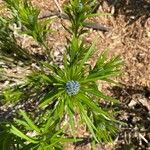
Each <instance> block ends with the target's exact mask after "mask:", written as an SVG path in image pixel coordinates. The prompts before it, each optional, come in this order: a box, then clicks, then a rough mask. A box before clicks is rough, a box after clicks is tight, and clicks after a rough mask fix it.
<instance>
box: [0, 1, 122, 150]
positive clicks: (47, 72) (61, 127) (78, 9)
mask: <svg viewBox="0 0 150 150" xmlns="http://www.w3.org/2000/svg"><path fill="white" fill-rule="evenodd" d="M5 1H6V0H5ZM10 2H11V4H10V6H11V7H13V8H14V9H15V11H16V10H17V11H18V12H20V11H21V10H23V12H24V13H25V16H28V17H25V18H23V15H21V16H19V15H18V12H17V18H19V20H20V22H21V23H23V24H24V26H25V27H26V28H27V30H28V31H35V30H34V29H33V30H32V29H30V25H31V24H30V23H31V22H30V23H29V20H30V19H31V18H30V17H29V14H28V11H29V10H30V9H29V3H27V4H26V5H27V10H26V7H25V6H26V5H21V7H20V9H19V8H18V6H19V5H18V3H19V2H20V1H17V3H16V4H15V3H14V2H13V1H11V0H7V3H8V4H9V3H10ZM95 3H96V1H92V0H70V2H69V4H67V6H66V7H65V12H66V14H67V15H68V17H69V20H70V23H71V25H70V26H69V27H68V28H67V27H65V29H66V30H67V31H68V32H69V33H70V37H68V38H67V45H66V51H65V52H64V56H63V58H64V59H63V68H61V67H60V66H58V65H55V64H53V63H49V62H48V61H44V62H43V61H41V62H40V65H39V68H38V70H34V71H33V73H32V74H30V75H29V76H27V78H26V80H25V81H24V84H23V85H22V86H21V87H22V88H20V89H19V87H20V86H18V89H17V90H20V91H21V92H23V93H25V95H26V98H25V100H26V101H30V99H31V97H32V96H35V101H36V102H37V103H38V108H35V109H34V110H33V112H35V110H38V111H40V112H41V113H40V114H39V115H38V116H35V115H34V113H32V115H33V116H34V117H33V118H34V119H35V122H33V121H32V120H31V119H29V117H28V116H27V114H26V113H25V112H24V111H21V112H20V113H21V115H22V116H23V120H22V119H21V120H18V119H17V120H16V118H15V119H14V120H13V121H12V122H14V123H9V124H8V125H7V130H6V131H7V132H8V133H9V134H11V135H15V138H17V140H16V139H15V138H14V139H13V141H15V142H16V143H15V144H16V145H15V144H14V145H15V148H16V149H20V148H22V149H37V147H38V148H39V149H42V148H43V149H50V150H51V149H58V148H59V149H62V147H61V146H60V145H61V144H62V142H64V141H66V142H70V141H76V140H77V137H76V134H75V123H76V121H78V123H83V124H84V125H86V127H87V131H88V132H90V133H91V134H90V138H91V141H93V143H95V142H109V141H111V139H112V136H114V135H115V134H116V132H117V125H118V121H117V120H115V118H114V116H113V112H112V111H110V110H109V109H106V108H102V107H101V104H100V101H101V99H103V100H105V101H108V102H117V100H115V99H114V98H112V97H110V96H107V95H105V94H104V93H103V92H101V91H100V90H99V89H98V85H97V81H98V80H103V81H106V82H110V83H115V81H114V80H112V79H111V78H112V77H115V76H118V75H119V74H120V69H121V65H122V61H121V59H120V58H119V56H114V57H112V58H110V59H109V58H108V56H107V53H108V52H107V51H104V52H102V53H101V55H100V56H99V58H98V59H97V60H96V63H95V65H94V66H91V65H90V64H89V63H87V61H88V60H89V59H90V58H91V57H92V54H93V53H94V52H95V49H96V48H95V47H96V42H94V43H93V44H91V45H90V44H87V43H84V42H83V36H84V33H86V32H87V30H85V28H84V27H83V25H84V24H85V23H86V20H87V19H88V18H89V17H93V16H97V15H98V14H93V7H94V6H95ZM15 5H17V6H15ZM16 7H17V8H16ZM28 9H29V10H28ZM31 10H32V11H33V12H37V11H35V9H34V8H32V9H31ZM21 12H22V11H21ZM29 12H30V11H29ZM20 14H21V13H20ZM33 14H34V13H33ZM35 14H36V15H35V16H36V20H37V18H38V17H37V16H38V13H35ZM29 18H30V19H29ZM33 18H34V17H33ZM26 22H27V24H26ZM35 26H36V25H35ZM32 27H34V25H33V26H32ZM42 31H43V30H42ZM38 32H39V31H38ZM35 33H36V32H35ZM31 35H32V36H33V35H34V34H33V33H31ZM37 35H38V34H37ZM40 36H41V37H42V38H43V34H41V35H40ZM33 37H34V36H33ZM34 38H35V37H34ZM42 38H35V39H36V40H37V41H38V42H39V43H40V44H42V42H41V41H43V40H45V39H42ZM39 39H42V40H39ZM12 91H13V90H12ZM9 92H11V91H9ZM10 95H11V94H10ZM17 95H18V93H17ZM22 96H23V94H19V96H17V97H16V99H17V100H20V101H21V100H22V99H24V97H22ZM4 97H5V98H7V99H9V96H8V94H7V92H5V91H4ZM32 98H33V97H32ZM13 101H14V100H13ZM35 107H36V106H35ZM75 114H78V116H79V117H78V120H76V118H75ZM65 119H67V124H66V123H64V122H65V121H64V120H65ZM13 124H16V125H13ZM36 124H37V125H36ZM5 127H6V126H5ZM29 129H30V130H31V133H35V135H34V136H27V135H26V134H27V133H28V130H29ZM67 129H68V130H69V131H71V134H70V135H71V136H72V137H73V139H72V138H71V139H70V138H67V137H66V136H65V135H66V134H65V132H66V130H67ZM2 143H3V144H4V142H2ZM57 144H58V148H57ZM18 145H19V146H18ZM28 146H29V147H30V148H29V147H28ZM41 147H42V148H41Z"/></svg>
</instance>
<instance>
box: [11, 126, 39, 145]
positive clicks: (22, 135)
mask: <svg viewBox="0 0 150 150" xmlns="http://www.w3.org/2000/svg"><path fill="white" fill-rule="evenodd" d="M10 133H13V134H15V135H16V136H19V137H20V138H23V139H25V140H27V141H29V142H31V143H38V142H39V141H36V140H34V139H33V138H30V137H28V136H26V135H25V134H24V133H22V132H21V131H19V130H18V129H17V128H16V127H15V126H13V125H11V128H10Z"/></svg>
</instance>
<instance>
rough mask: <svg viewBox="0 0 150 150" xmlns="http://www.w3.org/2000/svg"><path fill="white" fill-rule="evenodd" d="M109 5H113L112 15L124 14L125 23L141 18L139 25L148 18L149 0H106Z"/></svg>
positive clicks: (149, 14) (129, 23) (149, 10)
mask: <svg viewBox="0 0 150 150" xmlns="http://www.w3.org/2000/svg"><path fill="white" fill-rule="evenodd" d="M106 1H107V3H108V4H109V5H110V6H114V8H115V13H114V16H115V17H117V16H118V15H120V14H121V15H123V16H125V21H126V22H127V25H131V24H132V23H134V22H136V21H137V20H139V19H141V25H143V26H144V24H145V23H146V21H147V19H148V18H150V1H149V0H106Z"/></svg>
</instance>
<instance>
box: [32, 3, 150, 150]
mask: <svg viewBox="0 0 150 150" xmlns="http://www.w3.org/2000/svg"><path fill="white" fill-rule="evenodd" d="M32 1H33V3H34V4H35V5H36V6H38V7H39V8H40V9H41V10H42V12H41V15H43V14H45V13H46V12H48V11H50V10H51V11H56V10H57V11H58V8H57V7H56V5H55V3H54V1H53V0H51V1H49V0H32ZM59 1H60V0H59ZM99 2H100V6H99V8H98V10H97V12H98V13H100V12H107V13H112V14H113V15H112V16H105V17H104V16H102V17H95V18H94V19H92V21H93V22H96V23H99V24H103V25H105V26H108V27H110V28H111V30H110V31H109V32H101V31H94V30H92V29H90V30H89V33H88V34H87V35H86V38H85V41H86V42H92V40H93V39H95V38H98V40H97V41H98V43H97V49H98V51H97V53H96V54H95V56H94V57H97V56H98V55H99V54H100V52H102V51H103V50H105V49H109V53H110V56H112V55H118V54H119V55H120V56H121V58H122V59H123V61H124V66H123V71H122V75H121V76H120V77H119V78H117V80H119V82H120V83H121V85H122V86H120V87H117V86H114V85H111V86H110V85H108V84H106V83H102V89H103V90H104V91H105V92H107V93H108V94H110V95H112V96H114V97H116V98H117V99H119V100H120V102H121V104H120V107H119V108H118V107H115V106H114V109H116V110H119V111H120V114H118V116H116V117H117V118H118V119H119V120H121V121H123V122H125V123H127V125H126V126H120V131H119V133H118V135H117V137H116V138H115V139H114V140H115V141H114V142H113V143H111V144H97V146H96V150H121V149H122V150H150V126H149V125H150V1H149V0H117V1H116V0H99ZM64 3H65V0H61V1H60V6H63V4H64ZM61 23H66V21H64V20H61V19H55V21H54V23H53V24H52V28H53V29H54V30H55V31H56V32H54V33H53V34H52V35H51V36H50V37H49V43H51V45H53V49H54V51H58V53H60V55H61V53H63V49H64V44H65V42H66V40H65V36H67V33H66V31H65V30H64V29H63V27H62V25H61ZM54 53H55V52H54ZM56 55H57V56H58V55H59V54H56ZM94 60H95V58H94V59H93V60H91V63H94ZM57 61H59V60H57ZM79 132H80V133H82V131H81V130H80V129H79ZM83 134H84V133H83ZM66 149H67V150H74V149H76V150H82V149H84V150H90V149H91V145H90V143H88V142H87V143H86V142H85V144H84V143H82V144H81V145H79V146H77V147H76V148H75V146H74V145H68V146H67V148H66Z"/></svg>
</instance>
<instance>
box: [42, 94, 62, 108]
mask: <svg viewBox="0 0 150 150" xmlns="http://www.w3.org/2000/svg"><path fill="white" fill-rule="evenodd" d="M63 92H64V91H58V92H53V91H51V92H50V93H48V94H46V96H45V97H44V98H43V99H42V101H43V102H42V103H41V104H40V105H39V107H44V106H45V105H47V104H48V103H50V102H51V100H53V99H54V98H56V97H58V96H59V95H61V94H62V93H63Z"/></svg>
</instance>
